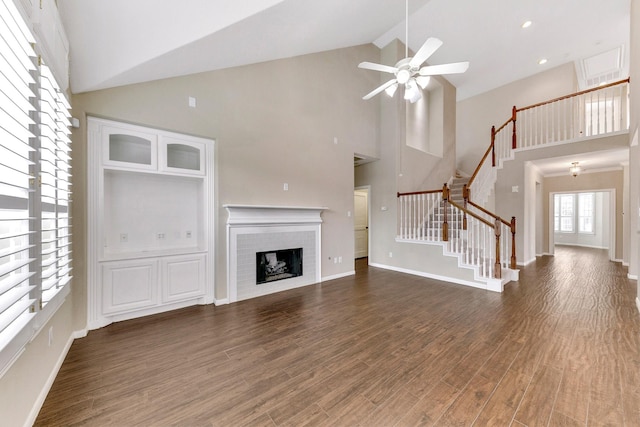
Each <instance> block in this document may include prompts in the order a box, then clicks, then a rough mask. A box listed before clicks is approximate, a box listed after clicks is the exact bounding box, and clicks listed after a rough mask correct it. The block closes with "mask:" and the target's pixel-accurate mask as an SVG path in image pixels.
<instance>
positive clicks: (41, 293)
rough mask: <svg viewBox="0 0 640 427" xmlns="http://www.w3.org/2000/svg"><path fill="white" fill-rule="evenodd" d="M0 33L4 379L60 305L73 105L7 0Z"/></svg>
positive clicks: (0, 10)
mask: <svg viewBox="0 0 640 427" xmlns="http://www.w3.org/2000/svg"><path fill="white" fill-rule="evenodd" d="M0 36H1V38H0V43H2V50H1V51H0V114H1V115H2V120H1V121H0V133H1V134H2V138H0V377H1V376H2V375H4V373H5V372H7V370H8V369H9V367H10V366H11V365H12V363H13V362H14V361H15V360H17V358H18V357H19V356H20V354H21V353H22V351H23V349H24V347H25V346H26V345H27V344H28V343H29V342H30V341H31V340H32V339H33V338H34V337H35V336H36V335H37V334H39V333H40V331H41V329H42V328H43V327H44V325H45V324H46V323H47V322H48V321H49V320H50V319H51V317H52V316H53V314H54V313H55V312H56V311H57V309H58V308H59V307H60V306H61V305H62V303H63V302H64V299H65V298H66V296H67V295H68V293H69V290H70V281H71V278H72V276H71V263H72V259H71V233H70V227H71V222H70V221H71V218H70V212H71V208H70V200H71V198H70V195H71V184H70V177H71V167H70V159H71V140H70V138H69V136H70V131H69V126H70V122H69V119H70V114H69V109H70V105H69V102H68V101H67V99H66V97H65V95H64V94H63V93H62V91H61V90H60V87H59V85H58V83H57V82H56V81H55V78H53V74H52V73H51V71H50V70H49V68H48V67H47V66H46V65H45V64H44V62H43V60H42V58H41V57H39V56H38V55H37V53H38V51H39V47H38V44H37V43H36V39H35V38H34V36H33V34H32V33H31V31H30V30H29V27H28V25H27V24H26V23H25V22H24V20H23V18H22V16H21V15H20V13H19V11H18V9H17V8H16V6H15V4H14V3H13V2H12V1H9V2H2V4H0ZM43 187H44V189H43ZM43 212H46V214H45V215H44V216H43ZM46 216H50V217H51V219H46V220H45V221H43V217H46ZM43 225H44V227H45V228H44V229H43Z"/></svg>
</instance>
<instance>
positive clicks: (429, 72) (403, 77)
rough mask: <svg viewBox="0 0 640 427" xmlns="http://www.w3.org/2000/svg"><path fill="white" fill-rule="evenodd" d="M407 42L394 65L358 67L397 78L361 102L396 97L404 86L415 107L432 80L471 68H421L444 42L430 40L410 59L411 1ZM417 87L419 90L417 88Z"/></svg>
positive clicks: (462, 65) (461, 64) (458, 65)
mask: <svg viewBox="0 0 640 427" xmlns="http://www.w3.org/2000/svg"><path fill="white" fill-rule="evenodd" d="M406 23H407V26H406V40H405V56H406V58H404V59H401V60H400V61H398V63H397V64H396V65H395V67H390V66H388V65H383V64H376V63H373V62H361V63H360V64H359V65H358V67H359V68H364V69H367V70H374V71H382V72H383V73H390V74H394V75H395V78H393V79H391V80H389V81H388V82H386V83H383V84H382V85H380V86H378V87H377V88H376V89H374V90H373V91H371V92H369V93H368V94H366V95H365V96H364V97H362V99H364V100H367V99H371V98H373V97H374V96H376V95H377V94H379V93H380V92H382V91H383V90H384V91H385V92H386V93H387V95H389V96H393V95H394V94H395V92H396V89H398V86H399V85H403V86H404V99H406V100H407V101H409V102H411V103H414V102H416V101H418V100H420V99H421V98H422V93H421V89H425V88H426V87H427V85H428V84H429V79H430V77H429V76H435V75H441V74H458V73H464V72H465V71H467V69H468V68H469V62H468V61H465V62H454V63H450V64H441V65H425V66H424V67H423V66H422V64H423V63H424V62H425V61H426V60H427V59H428V58H429V57H430V56H431V55H433V53H434V52H435V51H436V50H438V48H439V47H440V46H442V41H441V40H439V39H437V38H435V37H429V38H428V39H427V41H426V42H424V44H423V45H422V46H421V47H420V49H418V51H417V52H416V54H415V56H414V57H409V0H407V2H406ZM418 86H419V87H420V88H418Z"/></svg>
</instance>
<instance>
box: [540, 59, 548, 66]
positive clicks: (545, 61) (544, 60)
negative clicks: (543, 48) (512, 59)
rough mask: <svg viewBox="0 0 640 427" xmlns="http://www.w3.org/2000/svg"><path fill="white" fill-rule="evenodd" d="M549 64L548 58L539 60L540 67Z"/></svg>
mask: <svg viewBox="0 0 640 427" xmlns="http://www.w3.org/2000/svg"><path fill="white" fill-rule="evenodd" d="M546 63H547V58H542V59H539V60H538V65H544V64H546Z"/></svg>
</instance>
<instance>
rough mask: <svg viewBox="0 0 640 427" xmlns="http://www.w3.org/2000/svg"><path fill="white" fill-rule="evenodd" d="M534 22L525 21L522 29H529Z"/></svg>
mask: <svg viewBox="0 0 640 427" xmlns="http://www.w3.org/2000/svg"><path fill="white" fill-rule="evenodd" d="M531 24H532V22H531V21H525V22H523V23H522V28H529V27H530V26H531Z"/></svg>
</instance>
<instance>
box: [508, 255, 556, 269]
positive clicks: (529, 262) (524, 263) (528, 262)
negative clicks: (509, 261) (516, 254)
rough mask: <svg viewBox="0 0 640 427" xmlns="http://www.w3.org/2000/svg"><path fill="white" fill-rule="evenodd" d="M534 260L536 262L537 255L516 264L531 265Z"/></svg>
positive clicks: (521, 265)
mask: <svg viewBox="0 0 640 427" xmlns="http://www.w3.org/2000/svg"><path fill="white" fill-rule="evenodd" d="M549 255H551V256H553V254H549ZM534 262H536V258H535V257H533V258H531V259H530V260H528V261H525V262H517V263H516V265H519V266H520V267H526V266H527V265H529V264H531V263H534Z"/></svg>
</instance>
